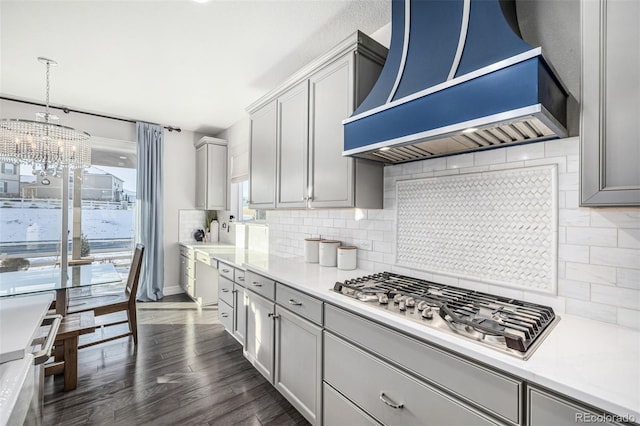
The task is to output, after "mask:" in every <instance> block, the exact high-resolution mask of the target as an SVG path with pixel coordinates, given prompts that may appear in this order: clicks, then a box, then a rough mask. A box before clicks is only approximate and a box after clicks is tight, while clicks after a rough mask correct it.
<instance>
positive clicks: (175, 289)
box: [162, 285, 184, 296]
mask: <svg viewBox="0 0 640 426" xmlns="http://www.w3.org/2000/svg"><path fill="white" fill-rule="evenodd" d="M180 293H184V289H183V288H182V287H180V286H179V285H172V286H169V287H165V288H164V289H163V290H162V294H164V295H165V296H172V295H174V294H180Z"/></svg>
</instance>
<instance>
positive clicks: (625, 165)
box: [580, 0, 640, 206]
mask: <svg viewBox="0 0 640 426" xmlns="http://www.w3.org/2000/svg"><path fill="white" fill-rule="evenodd" d="M639 18H640V2H638V1H637V0H593V1H583V2H582V20H583V21H582V123H581V127H582V128H581V131H580V138H581V141H582V146H581V156H582V161H581V171H580V172H581V180H580V182H581V188H580V190H581V204H582V205H583V206H638V205H640V167H638V162H639V161H640V130H639V129H640V127H638V119H639V118H640V78H639V77H638V76H639V75H640V29H639V27H638V19H639Z"/></svg>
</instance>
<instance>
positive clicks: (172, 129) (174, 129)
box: [0, 96, 182, 133]
mask: <svg viewBox="0 0 640 426" xmlns="http://www.w3.org/2000/svg"><path fill="white" fill-rule="evenodd" d="M0 99H2V100H5V101H11V102H20V103H23V104H28V105H34V106H40V107H45V106H46V105H45V104H42V103H39V102H34V101H27V100H24V99H16V98H9V97H7V96H0ZM49 108H53V109H59V110H60V111H62V112H64V113H65V114H69V113H71V112H75V113H77V114H84V115H91V116H93V117H99V118H107V119H109V120H116V121H124V122H127V123H134V124H135V123H137V122H138V121H143V120H134V119H132V118H122V117H114V116H112V115H106V114H98V113H95V112H87V111H81V110H78V109H73V108H68V107H65V106H61V105H49ZM150 124H155V125H157V126H162V127H163V128H165V129H167V130H168V131H170V132H178V133H180V132H181V131H182V129H181V128H180V127H175V126H165V125H162V124H158V123H150Z"/></svg>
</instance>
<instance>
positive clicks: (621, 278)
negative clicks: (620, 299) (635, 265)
mask: <svg viewBox="0 0 640 426" xmlns="http://www.w3.org/2000/svg"><path fill="white" fill-rule="evenodd" d="M617 271H618V277H617V280H616V285H617V286H618V287H626V288H633V289H636V290H640V269H626V268H618V269H617Z"/></svg>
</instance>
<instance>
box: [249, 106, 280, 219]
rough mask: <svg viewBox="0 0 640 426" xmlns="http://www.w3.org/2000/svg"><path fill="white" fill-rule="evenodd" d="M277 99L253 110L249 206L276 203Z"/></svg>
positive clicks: (271, 206)
mask: <svg viewBox="0 0 640 426" xmlns="http://www.w3.org/2000/svg"><path fill="white" fill-rule="evenodd" d="M276 111H277V109H276V102H275V100H274V101H272V102H269V103H268V104H266V105H264V106H262V107H261V108H260V110H257V111H254V112H252V113H251V142H250V148H249V206H250V207H251V208H253V209H272V208H275V206H276V142H277V139H276V136H277V135H276V124H277V123H276Z"/></svg>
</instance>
